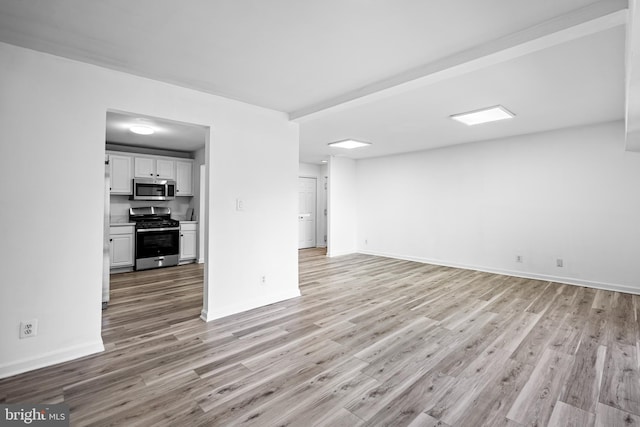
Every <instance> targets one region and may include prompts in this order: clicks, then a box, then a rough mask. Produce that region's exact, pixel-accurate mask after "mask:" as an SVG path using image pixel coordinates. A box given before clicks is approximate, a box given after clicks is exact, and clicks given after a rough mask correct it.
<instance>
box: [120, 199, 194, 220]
mask: <svg viewBox="0 0 640 427" xmlns="http://www.w3.org/2000/svg"><path fill="white" fill-rule="evenodd" d="M145 206H166V207H169V208H170V209H171V217H172V218H174V219H178V220H184V219H185V216H186V215H187V210H188V209H189V208H193V197H176V198H175V199H173V200H166V201H144V200H129V196H111V219H112V220H114V219H118V220H119V219H122V218H128V217H129V208H141V207H145Z"/></svg>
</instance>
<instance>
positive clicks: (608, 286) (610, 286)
mask: <svg viewBox="0 0 640 427" xmlns="http://www.w3.org/2000/svg"><path fill="white" fill-rule="evenodd" d="M358 253H361V254H365V255H375V256H381V257H386V258H394V259H401V260H404V261H415V262H420V263H423V264H433V265H441V266H443V267H453V268H461V269H464V270H474V271H482V272H485V273H494V274H501V275H504V276H513V277H521V278H524V279H535V280H545V281H549V282H556V283H563V284H567V285H575V286H585V287H588V288H595V289H602V290H605V291H615V292H625V293H628V294H636V295H640V288H633V287H631V286H626V285H620V284H617V283H605V282H596V281H592V280H584V279H578V278H574V277H562V276H552V275H548V274H538V273H531V272H527V271H514V270H503V269H499V268H491V267H484V266H478V265H465V264H458V263H455V262H447V261H442V260H435V259H429V258H421V257H413V256H406V255H398V254H391V253H384V252H375V251H362V250H360V251H358Z"/></svg>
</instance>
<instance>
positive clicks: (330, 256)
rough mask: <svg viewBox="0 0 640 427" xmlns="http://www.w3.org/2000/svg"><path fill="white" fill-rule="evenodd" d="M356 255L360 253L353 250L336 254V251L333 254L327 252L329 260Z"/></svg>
mask: <svg viewBox="0 0 640 427" xmlns="http://www.w3.org/2000/svg"><path fill="white" fill-rule="evenodd" d="M356 253H358V251H356V250H355V249H354V250H351V251H338V252H336V251H333V252H329V251H327V256H328V257H329V258H333V257H335V256H343V255H353V254H356ZM372 255H373V254H372Z"/></svg>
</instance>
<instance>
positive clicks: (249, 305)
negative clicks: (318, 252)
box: [200, 289, 300, 322]
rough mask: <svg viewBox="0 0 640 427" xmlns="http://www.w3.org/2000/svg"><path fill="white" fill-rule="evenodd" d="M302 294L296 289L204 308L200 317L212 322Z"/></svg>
mask: <svg viewBox="0 0 640 427" xmlns="http://www.w3.org/2000/svg"><path fill="white" fill-rule="evenodd" d="M299 296H300V289H296V291H294V292H289V293H284V294H280V295H276V296H273V295H270V296H269V297H266V298H254V299H251V300H248V301H245V302H243V303H241V304H234V305H231V306H227V307H218V308H216V309H214V310H202V312H201V314H200V318H201V319H202V320H204V321H205V322H210V321H212V320H215V319H220V318H222V317H226V316H230V315H232V314H238V313H242V312H244V311H248V310H251V309H254V308H259V307H264V306H265V305H269V304H273V303H276V302H280V301H285V300H288V299H291V298H296V297H299Z"/></svg>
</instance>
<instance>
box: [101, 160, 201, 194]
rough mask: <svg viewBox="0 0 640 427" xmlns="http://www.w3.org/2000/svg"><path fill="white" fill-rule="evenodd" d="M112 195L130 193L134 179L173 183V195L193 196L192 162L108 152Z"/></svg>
mask: <svg viewBox="0 0 640 427" xmlns="http://www.w3.org/2000/svg"><path fill="white" fill-rule="evenodd" d="M107 154H108V155H109V167H110V170H111V194H132V190H133V189H132V186H133V185H132V180H133V178H158V179H172V180H175V181H176V196H193V160H192V159H183V158H179V157H162V156H152V155H145V154H137V153H124V152H120V151H107Z"/></svg>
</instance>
